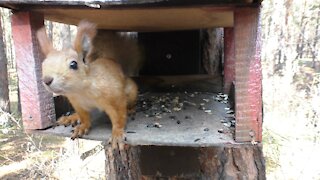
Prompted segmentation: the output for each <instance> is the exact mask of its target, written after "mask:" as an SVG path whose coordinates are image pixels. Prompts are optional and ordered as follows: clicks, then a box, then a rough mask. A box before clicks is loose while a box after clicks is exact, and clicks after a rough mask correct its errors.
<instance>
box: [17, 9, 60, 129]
mask: <svg viewBox="0 0 320 180" xmlns="http://www.w3.org/2000/svg"><path fill="white" fill-rule="evenodd" d="M42 26H43V15H42V14H36V13H30V12H16V13H14V14H13V16H12V33H13V41H14V46H15V52H16V61H17V69H18V77H19V89H20V97H21V108H22V120H23V125H24V128H25V129H43V128H46V127H48V126H50V125H52V120H54V119H55V111H54V103H53V98H52V94H50V93H48V92H47V91H46V90H45V88H44V87H43V85H42V81H41V61H42V60H43V59H44V56H43V54H42V53H41V52H40V47H39V45H38V41H37V39H36V31H37V30H38V29H39V28H40V27H42Z"/></svg>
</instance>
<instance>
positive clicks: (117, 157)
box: [104, 144, 141, 180]
mask: <svg viewBox="0 0 320 180" xmlns="http://www.w3.org/2000/svg"><path fill="white" fill-rule="evenodd" d="M104 149H105V154H106V167H105V170H106V179H108V180H124V179H126V180H131V179H132V180H135V179H141V172H140V167H139V147H137V146H129V145H125V148H124V149H123V150H121V149H119V148H117V149H113V148H112V147H111V145H109V144H108V145H105V147H104Z"/></svg>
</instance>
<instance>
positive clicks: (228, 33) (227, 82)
mask: <svg viewBox="0 0 320 180" xmlns="http://www.w3.org/2000/svg"><path fill="white" fill-rule="evenodd" d="M234 51H235V49H234V29H233V28H224V69H223V72H224V77H223V89H224V93H229V96H230V94H232V92H230V90H231V89H232V88H231V87H232V83H233V82H234V74H235V69H234V63H235V56H234V53H235V52H234Z"/></svg>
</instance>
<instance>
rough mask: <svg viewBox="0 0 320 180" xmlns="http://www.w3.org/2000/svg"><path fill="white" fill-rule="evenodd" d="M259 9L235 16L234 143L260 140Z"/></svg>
mask: <svg viewBox="0 0 320 180" xmlns="http://www.w3.org/2000/svg"><path fill="white" fill-rule="evenodd" d="M259 16H260V9H259V8H238V9H236V10H235V14H234V20H235V22H234V23H235V24H234V38H235V58H236V59H235V103H236V107H235V110H236V119H237V123H236V133H235V136H236V138H235V139H236V141H237V142H244V141H252V140H254V141H261V140H262V84H261V83H262V74H261V60H260V51H261V38H260V35H261V34H260V23H259V20H260V19H259Z"/></svg>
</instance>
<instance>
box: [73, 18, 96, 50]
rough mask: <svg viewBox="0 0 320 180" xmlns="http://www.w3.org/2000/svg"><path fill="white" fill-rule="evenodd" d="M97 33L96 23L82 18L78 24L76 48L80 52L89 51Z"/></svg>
mask: <svg viewBox="0 0 320 180" xmlns="http://www.w3.org/2000/svg"><path fill="white" fill-rule="evenodd" d="M96 33H97V30H96V25H95V24H93V23H91V22H89V21H86V20H82V21H80V23H79V25H78V32H77V35H76V38H75V41H74V49H75V50H76V51H77V53H79V54H83V53H85V52H88V51H89V50H90V48H91V43H92V40H93V38H94V37H95V35H96Z"/></svg>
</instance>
